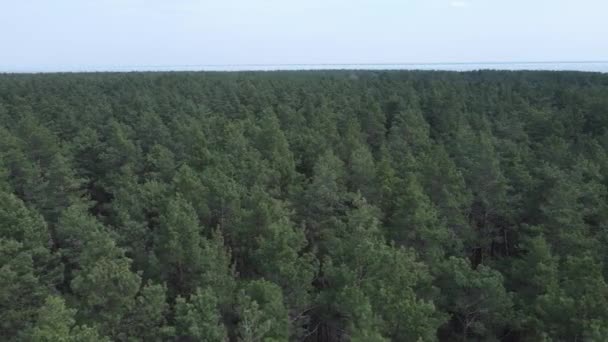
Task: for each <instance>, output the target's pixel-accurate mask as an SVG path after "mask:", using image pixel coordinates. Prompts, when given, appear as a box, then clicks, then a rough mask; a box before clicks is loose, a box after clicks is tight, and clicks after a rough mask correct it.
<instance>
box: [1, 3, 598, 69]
mask: <svg viewBox="0 0 608 342" xmlns="http://www.w3.org/2000/svg"><path fill="white" fill-rule="evenodd" d="M607 13H608V1H607V0H303V1H300V0H217V1H208V0H94V1H93V0H44V1H43V0H0V71H13V70H33V71H70V70H111V69H116V68H123V69H124V68H130V67H154V66H158V67H164V68H166V67H169V68H170V67H171V66H175V67H178V66H189V65H242V64H316V63H336V64H347V63H469V62H529V61H608V19H607V17H606V14H607Z"/></svg>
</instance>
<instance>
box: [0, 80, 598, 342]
mask: <svg viewBox="0 0 608 342" xmlns="http://www.w3.org/2000/svg"><path fill="white" fill-rule="evenodd" d="M607 187H608V75H602V74H594V73H578V72H506V71H502V72H499V71H482V72H469V73H455V72H421V71H420V72H415V71H310V72H234V73H221V72H204V73H197V72H183V73H92V74H41V75H11V74H5V75H0V335H1V339H2V340H3V341H74V342H81V341H146V342H147V341H248V342H253V341H320V342H332V341H360V342H375V341H434V340H441V341H606V340H608V284H607V277H608V248H607V247H606V246H607V245H608V190H607Z"/></svg>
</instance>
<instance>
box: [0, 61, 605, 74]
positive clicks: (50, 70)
mask: <svg viewBox="0 0 608 342" xmlns="http://www.w3.org/2000/svg"><path fill="white" fill-rule="evenodd" d="M518 64H608V60H548V61H502V62H501V61H481V62H361V63H353V62H350V63H333V62H331V63H329V62H328V63H232V64H225V63H217V64H175V65H171V64H167V65H160V64H158V65H115V66H109V65H106V66H102V65H90V66H74V67H72V68H64V67H39V68H36V67H33V68H19V67H16V68H4V67H0V73H3V74H10V73H78V72H112V71H129V70H132V71H166V69H173V70H174V71H182V70H179V69H180V68H201V69H204V68H247V67H253V68H269V67H278V68H281V67H299V66H302V67H304V66H306V67H332V66H336V67H337V66H345V67H353V66H440V65H445V66H450V65H451V66H458V65H463V66H464V65H518ZM134 69H140V70H134ZM141 69H146V70H141ZM159 69H164V70H159ZM293 70H314V69H293ZM169 71H171V70H169ZM200 71H205V70H200ZM212 71H262V70H255V69H249V70H248V69H242V70H212Z"/></svg>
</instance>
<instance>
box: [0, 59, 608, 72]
mask: <svg viewBox="0 0 608 342" xmlns="http://www.w3.org/2000/svg"><path fill="white" fill-rule="evenodd" d="M273 70H447V71H474V70H553V71H589V72H602V73H608V61H597V62H513V63H499V62H496V63H494V62H486V63H364V64H330V63H327V64H238V65H237V64H222V65H220V64H209V65H148V66H90V67H87V66H72V67H59V68H57V67H53V68H31V69H29V68H28V69H25V68H24V69H17V68H13V69H10V68H9V69H2V68H1V66H0V73H2V72H9V73H31V72H34V73H37V72H101V71H110V72H120V71H273Z"/></svg>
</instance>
